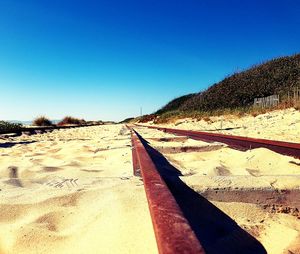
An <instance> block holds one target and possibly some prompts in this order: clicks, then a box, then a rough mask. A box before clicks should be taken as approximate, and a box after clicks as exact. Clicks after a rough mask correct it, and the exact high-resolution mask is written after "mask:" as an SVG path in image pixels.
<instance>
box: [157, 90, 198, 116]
mask: <svg viewBox="0 0 300 254" xmlns="http://www.w3.org/2000/svg"><path fill="white" fill-rule="evenodd" d="M195 95H196V94H193V93H192V94H188V95H183V96H180V97H178V98H175V99H173V100H171V101H170V102H169V103H168V104H167V105H165V106H164V107H162V108H161V109H160V110H158V111H156V113H155V114H163V113H165V112H169V111H175V110H177V109H179V107H180V106H181V105H183V104H184V103H185V102H186V101H188V100H189V99H191V98H193V97H194V96H195Z"/></svg>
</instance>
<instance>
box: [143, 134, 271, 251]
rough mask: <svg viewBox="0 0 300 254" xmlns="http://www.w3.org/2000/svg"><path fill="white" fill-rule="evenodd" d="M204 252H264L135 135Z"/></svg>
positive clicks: (177, 171)
mask: <svg viewBox="0 0 300 254" xmlns="http://www.w3.org/2000/svg"><path fill="white" fill-rule="evenodd" d="M138 136H139V138H140V139H141V141H142V143H143V144H144V146H145V148H146V149H147V151H148V153H149V155H150V156H151V158H152V160H153V162H154V164H155V165H156V167H157V169H158V170H159V172H160V174H161V175H162V177H163V179H164V180H165V182H166V184H167V185H168V187H169V189H170V191H171V192H172V194H173V195H174V197H175V199H176V201H177V203H178V205H179V206H180V208H181V210H182V211H183V213H184V215H185V217H186V218H187V220H188V221H189V223H190V225H191V227H192V229H193V230H194V232H195V234H196V236H197V238H198V239H199V241H200V242H201V244H202V246H203V248H204V249H205V251H206V253H207V254H215V253H222V254H227V253H228V254H229V253H230V254H233V253H236V254H238V253H239V254H241V253H243V254H250V253H251V254H265V253H267V252H266V250H265V248H264V247H263V246H262V244H261V243H260V242H259V241H257V240H256V239H255V238H254V237H252V236H251V235H250V234H249V233H247V232H246V231H245V230H243V229H242V228H241V227H239V226H238V225H237V223H236V222H235V221H234V220H232V219H231V218H230V217H229V216H228V215H226V214H225V213H223V212H222V211H221V210H220V209H218V208H217V207H216V206H214V205H213V204H212V203H210V202H209V201H208V200H207V199H205V198H204V197H202V196H201V195H200V194H198V193H197V192H195V191H194V190H193V189H191V188H190V187H188V186H187V185H186V184H185V183H184V182H182V181H181V179H180V178H179V176H180V175H181V173H180V171H179V170H178V169H177V168H175V167H173V166H172V165H171V164H170V163H169V162H168V161H167V160H166V159H165V157H164V156H163V155H162V154H161V153H159V152H158V151H157V150H155V149H153V148H152V147H151V146H149V144H148V142H147V141H146V140H144V139H143V138H142V137H141V136H140V135H138Z"/></svg>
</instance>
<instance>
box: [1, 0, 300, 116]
mask: <svg viewBox="0 0 300 254" xmlns="http://www.w3.org/2000/svg"><path fill="white" fill-rule="evenodd" d="M296 52H300V1H298V0H282V1H271V0H268V1H263V0H260V1H258V0H251V1H250V0H248V1H242V0H236V1H231V0H226V1H225V0H223V1H221V0H219V1H216V0H168V1H167V0H126V1H125V0H106V1H101V0H80V1H79V0H51V1H49V0H35V1H34V0H1V1H0V101H1V107H0V119H19V120H30V119H32V118H34V117H35V116H37V115H41V114H43V115H47V116H49V117H50V118H52V119H59V118H61V117H62V116H64V115H73V116H78V117H84V118H86V119H103V120H109V119H111V120H121V119H122V118H125V117H130V116H136V115H138V114H139V110H140V107H141V106H142V107H143V113H151V112H153V111H155V110H157V109H158V108H159V107H161V106H162V105H164V104H165V103H167V102H168V101H169V100H170V99H173V98H174V97H176V96H179V95H183V94H186V93H191V92H198V91H200V90H203V89H205V88H207V87H208V86H209V85H211V84H213V83H214V82H217V81H219V80H221V79H223V78H224V77H225V76H226V75H228V74H231V73H233V72H235V71H236V70H241V69H245V68H247V67H250V66H251V65H253V64H256V63H260V62H262V61H265V60H267V59H271V58H274V57H278V56H283V55H290V54H293V53H296Z"/></svg>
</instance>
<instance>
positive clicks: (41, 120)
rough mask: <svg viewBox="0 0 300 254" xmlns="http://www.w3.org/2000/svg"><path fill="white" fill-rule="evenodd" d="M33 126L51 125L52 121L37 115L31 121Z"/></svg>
mask: <svg viewBox="0 0 300 254" xmlns="http://www.w3.org/2000/svg"><path fill="white" fill-rule="evenodd" d="M32 124H33V125H34V126H52V125H53V124H52V122H51V121H50V120H49V119H48V118H47V117H45V116H40V117H37V118H36V119H34V120H33V123H32Z"/></svg>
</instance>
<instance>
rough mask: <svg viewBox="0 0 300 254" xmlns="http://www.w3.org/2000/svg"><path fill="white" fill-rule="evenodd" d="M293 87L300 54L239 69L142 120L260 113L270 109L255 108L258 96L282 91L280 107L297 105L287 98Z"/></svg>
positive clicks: (298, 79)
mask: <svg viewBox="0 0 300 254" xmlns="http://www.w3.org/2000/svg"><path fill="white" fill-rule="evenodd" d="M293 87H300V54H297V55H293V56H288V57H280V58H277V59H273V60H271V61H268V62H266V63H263V64H260V65H256V66H254V67H252V68H250V69H248V70H245V71H242V72H239V73H235V74H233V75H231V76H229V77H227V78H225V79H224V80H222V81H220V82H219V83H216V84H214V85H212V86H211V87H209V88H208V89H207V90H205V91H202V92H199V93H197V94H189V95H185V96H181V97H179V98H176V99H174V100H172V101H171V102H169V103H168V104H167V105H165V106H164V107H162V108H161V109H160V110H158V111H157V112H155V113H154V114H153V115H150V116H151V117H150V116H149V115H147V116H143V117H142V118H141V119H139V121H140V122H143V121H147V120H148V119H151V120H153V121H154V122H155V123H161V122H166V121H169V120H170V119H173V120H174V119H177V118H183V117H192V118H203V117H206V116H211V115H222V114H238V115H243V114H244V113H250V114H260V113H264V112H265V111H266V109H257V108H253V107H252V105H253V100H254V98H257V97H266V96H270V95H273V94H279V95H280V98H281V104H280V105H279V106H278V107H277V108H280V107H284V106H285V107H288V106H295V104H291V103H290V102H287V101H286V99H287V98H286V97H287V96H286V95H287V94H288V93H289V92H290V91H292V88H293ZM298 107H299V104H298Z"/></svg>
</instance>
